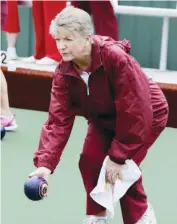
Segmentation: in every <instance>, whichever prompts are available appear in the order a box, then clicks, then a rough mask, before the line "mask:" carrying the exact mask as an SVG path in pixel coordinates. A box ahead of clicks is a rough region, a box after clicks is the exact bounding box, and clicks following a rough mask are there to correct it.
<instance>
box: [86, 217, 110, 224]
mask: <svg viewBox="0 0 177 224" xmlns="http://www.w3.org/2000/svg"><path fill="white" fill-rule="evenodd" d="M83 224H108V222H107V218H102V217H97V216H89V217H88V218H87V219H85V220H84V222H83Z"/></svg>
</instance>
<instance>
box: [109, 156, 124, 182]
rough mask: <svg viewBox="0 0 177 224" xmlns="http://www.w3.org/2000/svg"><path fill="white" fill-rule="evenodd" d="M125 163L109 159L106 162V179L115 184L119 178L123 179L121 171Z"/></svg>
mask: <svg viewBox="0 0 177 224" xmlns="http://www.w3.org/2000/svg"><path fill="white" fill-rule="evenodd" d="M122 167H123V165H119V164H117V163H115V162H113V161H112V160H110V159H108V161H107V164H106V181H107V182H109V183H110V184H115V182H116V180H117V179H121V171H122Z"/></svg>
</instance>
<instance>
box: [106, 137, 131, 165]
mask: <svg viewBox="0 0 177 224" xmlns="http://www.w3.org/2000/svg"><path fill="white" fill-rule="evenodd" d="M108 155H109V157H110V159H111V160H112V161H113V162H115V163H118V164H124V163H125V160H126V159H127V157H128V155H127V150H124V149H122V148H121V144H120V145H119V142H118V141H117V140H116V139H114V140H113V141H112V144H111V148H110V149H109V151H108Z"/></svg>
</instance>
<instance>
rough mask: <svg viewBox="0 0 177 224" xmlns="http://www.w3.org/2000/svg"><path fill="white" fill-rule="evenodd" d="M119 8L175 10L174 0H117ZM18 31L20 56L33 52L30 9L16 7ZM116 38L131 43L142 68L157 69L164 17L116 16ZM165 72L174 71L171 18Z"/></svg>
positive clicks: (176, 25)
mask: <svg viewBox="0 0 177 224" xmlns="http://www.w3.org/2000/svg"><path fill="white" fill-rule="evenodd" d="M119 4H120V5H131V6H144V7H163V8H176V2H175V1H120V0H119ZM19 17H20V27H21V32H20V34H19V37H18V41H17V52H18V55H19V56H20V57H24V56H31V55H32V54H33V53H34V45H35V38H34V29H33V21H32V16H31V8H28V7H19ZM117 18H118V21H119V39H124V38H125V39H128V40H130V41H131V45H132V50H131V54H132V55H133V56H134V57H135V58H136V59H137V60H138V61H139V63H140V64H141V66H143V67H149V68H159V61H160V47H161V33H162V24H163V18H159V17H157V18H155V17H144V16H142V17H140V16H129V15H117ZM1 34H2V35H1V46H2V47H1V48H2V49H3V50H5V49H6V37H5V34H4V33H3V32H2V33H1ZM167 69H169V70H177V19H170V24H169V44H168V58H167Z"/></svg>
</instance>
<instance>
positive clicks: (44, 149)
mask: <svg viewBox="0 0 177 224" xmlns="http://www.w3.org/2000/svg"><path fill="white" fill-rule="evenodd" d="M74 119H75V114H74V113H73V112H72V110H71V109H70V105H69V98H68V86H67V83H66V81H65V78H64V77H62V76H61V75H60V74H54V78H53V82H52V90H51V101H50V106H49V116H48V120H47V121H46V122H45V123H44V125H43V127H42V131H41V135H40V141H39V146H38V150H37V151H36V152H35V154H34V158H33V161H34V165H35V166H36V167H41V166H43V167H46V168H49V169H50V170H51V171H52V172H54V170H55V168H56V166H57V164H58V163H59V160H60V157H61V154H62V151H63V149H64V147H65V145H66V143H67V141H68V139H69V136H70V133H71V130H72V126H73V123H74Z"/></svg>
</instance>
